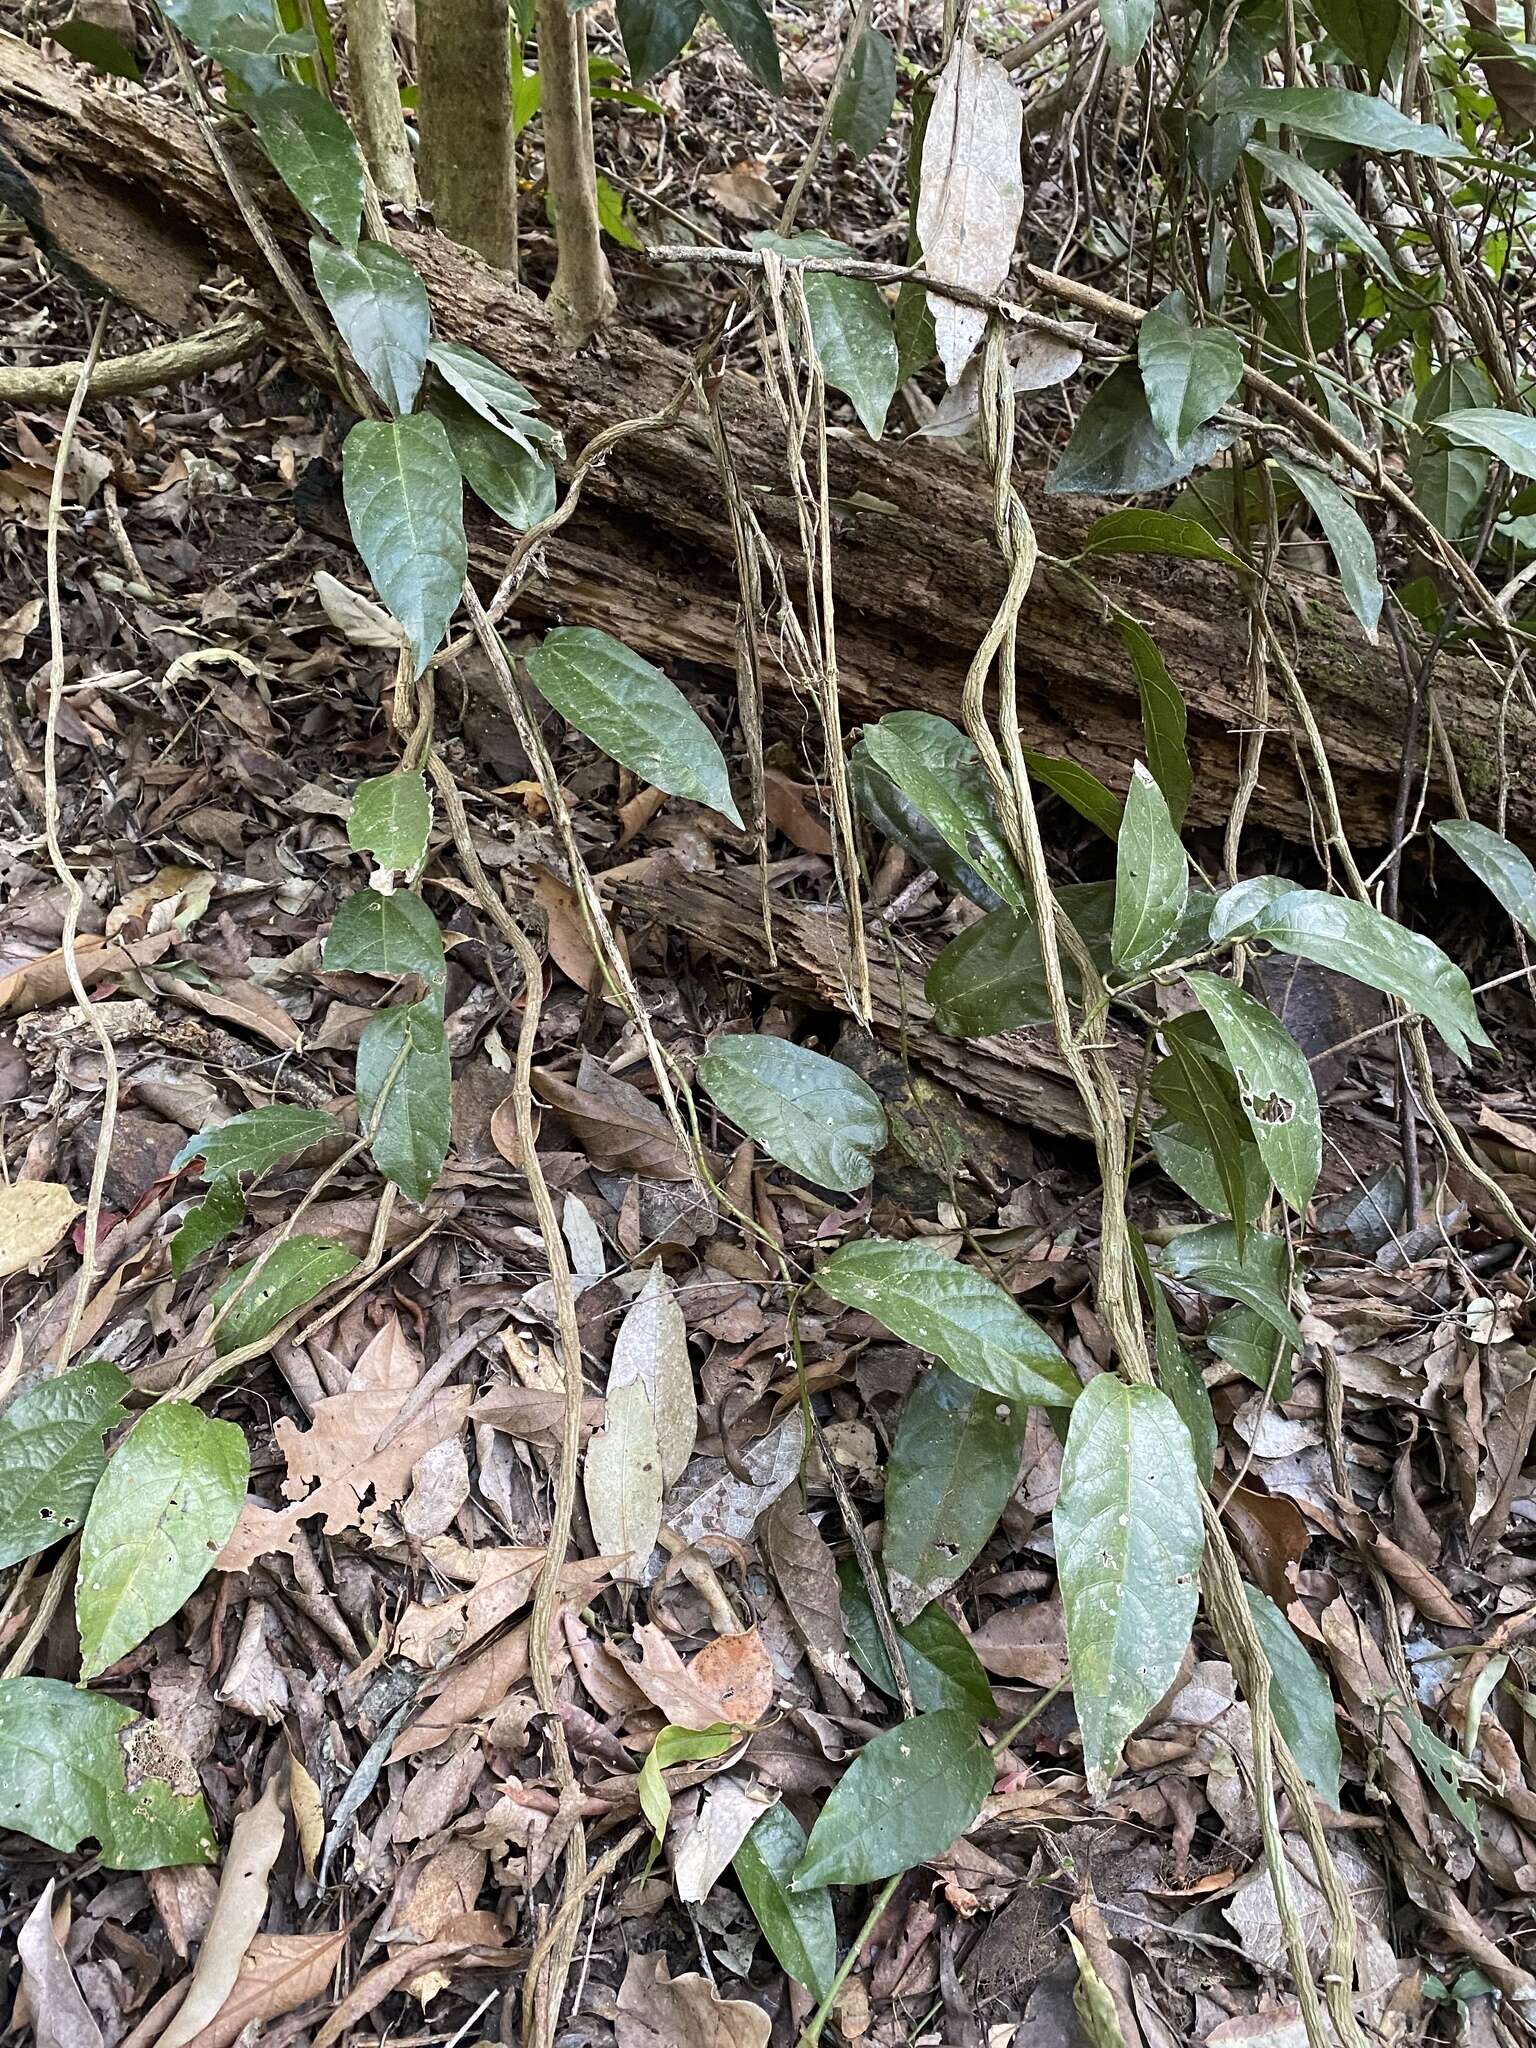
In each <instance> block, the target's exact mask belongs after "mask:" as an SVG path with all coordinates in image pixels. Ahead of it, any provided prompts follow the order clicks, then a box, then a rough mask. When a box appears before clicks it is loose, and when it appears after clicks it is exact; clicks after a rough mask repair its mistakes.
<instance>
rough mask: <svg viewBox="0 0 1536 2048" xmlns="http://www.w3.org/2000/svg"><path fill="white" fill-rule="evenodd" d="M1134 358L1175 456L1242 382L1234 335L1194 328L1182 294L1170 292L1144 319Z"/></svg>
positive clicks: (1155, 418)
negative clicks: (1139, 367)
mask: <svg viewBox="0 0 1536 2048" xmlns="http://www.w3.org/2000/svg"><path fill="white" fill-rule="evenodd" d="M1136 360H1137V362H1138V363H1139V364H1140V366H1141V384H1142V389H1143V391H1144V392H1145V393H1146V399H1147V407H1148V410H1149V411H1150V412H1151V414H1152V418H1153V421H1154V423H1155V424H1156V427H1157V430H1158V432H1159V433H1160V434H1161V435H1162V437H1163V439H1164V440H1165V441H1166V442H1167V443H1168V446H1169V448H1170V449H1171V450H1172V452H1173V453H1174V454H1175V455H1182V454H1183V452H1184V445H1185V443H1186V442H1187V441H1188V439H1189V437H1190V435H1191V434H1194V433H1196V432H1197V431H1198V430H1199V429H1200V428H1201V427H1203V426H1204V425H1205V423H1206V421H1207V420H1208V419H1211V418H1213V417H1214V416H1215V415H1216V414H1217V413H1218V412H1220V410H1221V408H1222V407H1223V406H1224V405H1225V404H1226V402H1227V400H1228V399H1229V398H1230V397H1231V396H1232V394H1233V392H1234V391H1235V390H1236V389H1237V387H1238V386H1239V385H1240V384H1241V383H1242V381H1243V349H1242V344H1241V342H1239V340H1238V338H1237V336H1236V335H1235V334H1229V333H1228V332H1227V330H1226V329H1225V328H1224V327H1196V326H1195V324H1194V322H1193V321H1192V320H1191V319H1190V317H1189V301H1188V300H1187V299H1186V298H1185V296H1184V294H1183V292H1181V291H1172V292H1169V294H1168V296H1167V297H1166V298H1165V299H1164V300H1163V302H1162V304H1161V305H1160V306H1155V307H1154V308H1153V309H1152V311H1151V312H1150V313H1148V315H1147V317H1146V319H1145V320H1143V321H1142V323H1141V326H1140V327H1139V328H1138V329H1137V333H1136Z"/></svg>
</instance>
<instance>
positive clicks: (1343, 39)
mask: <svg viewBox="0 0 1536 2048" xmlns="http://www.w3.org/2000/svg"><path fill="white" fill-rule="evenodd" d="M1315 11H1316V14H1317V18H1318V20H1319V21H1320V22H1321V23H1322V24H1323V27H1324V28H1325V29H1327V31H1328V33H1329V35H1330V36H1332V38H1333V40H1334V41H1335V42H1336V43H1337V44H1338V46H1339V48H1340V49H1341V50H1342V51H1343V53H1344V55H1345V56H1346V57H1347V58H1348V59H1349V61H1350V63H1351V64H1358V65H1359V67H1360V69H1361V70H1362V71H1363V72H1364V73H1365V75H1366V77H1367V78H1369V80H1370V82H1371V90H1372V91H1373V92H1375V91H1377V90H1378V89H1379V88H1380V86H1381V82H1382V80H1383V79H1384V78H1385V77H1386V75H1387V66H1388V65H1389V64H1390V63H1391V62H1392V51H1393V49H1394V47H1395V46H1396V43H1397V38H1398V33H1399V30H1400V29H1401V27H1402V21H1403V9H1402V0H1315Z"/></svg>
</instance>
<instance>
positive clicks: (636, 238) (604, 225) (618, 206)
mask: <svg viewBox="0 0 1536 2048" xmlns="http://www.w3.org/2000/svg"><path fill="white" fill-rule="evenodd" d="M627 97H632V98H634V99H636V100H638V101H639V104H640V105H642V106H645V105H646V104H647V102H645V101H644V100H640V99H639V95H638V94H634V95H626V94H624V93H613V94H608V93H594V94H593V98H594V99H608V98H613V99H624V98H627ZM656 111H657V112H658V113H659V112H660V111H661V110H660V108H657V109H656ZM597 224H598V226H599V227H600V228H601V229H602V231H603V233H604V234H605V235H611V236H612V238H613V240H614V241H616V242H617V243H618V245H619V247H620V248H621V249H644V247H645V243H644V241H643V240H642V239H641V236H640V233H639V230H638V227H637V225H636V222H635V217H634V215H633V214H632V213H631V212H630V210H629V207H628V205H627V204H626V203H625V199H624V194H623V193H622V192H621V191H620V190H619V188H618V187H617V185H611V184H610V183H609V182H608V180H607V179H606V178H605V177H604V176H603V175H602V173H601V172H599V173H598V178H597Z"/></svg>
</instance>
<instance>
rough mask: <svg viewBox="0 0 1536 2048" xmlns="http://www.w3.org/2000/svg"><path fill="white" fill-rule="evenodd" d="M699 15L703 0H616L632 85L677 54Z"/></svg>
mask: <svg viewBox="0 0 1536 2048" xmlns="http://www.w3.org/2000/svg"><path fill="white" fill-rule="evenodd" d="M703 12H704V7H703V0H618V14H619V33H620V35H622V37H623V38H624V54H625V56H626V57H627V58H628V59H629V72H630V76H631V77H632V78H633V79H634V81H635V83H636V85H644V84H646V83H647V81H648V80H650V79H652V78H655V77H656V76H657V74H658V73H659V72H662V71H665V70H666V68H667V66H668V65H669V64H670V63H671V62H672V60H673V58H674V57H677V56H679V55H680V54H681V52H682V50H683V48H684V46H685V44H686V43H687V41H688V38H689V37H690V36H691V35H692V34H693V32H694V30H695V29H696V28H697V27H698V25H699V16H700V15H701V14H702V13H703Z"/></svg>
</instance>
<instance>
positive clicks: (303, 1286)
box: [213, 1236, 357, 1358]
mask: <svg viewBox="0 0 1536 2048" xmlns="http://www.w3.org/2000/svg"><path fill="white" fill-rule="evenodd" d="M258 1264H260V1266H261V1271H260V1273H259V1274H257V1277H256V1279H255V1280H254V1281H253V1282H252V1283H251V1285H250V1286H249V1287H247V1288H246V1290H245V1292H244V1293H243V1294H242V1295H241V1296H240V1299H239V1300H238V1301H237V1302H236V1303H235V1305H234V1307H233V1308H232V1309H231V1310H230V1312H229V1314H228V1315H227V1316H226V1317H225V1318H224V1320H223V1322H222V1323H220V1325H219V1331H218V1335H217V1336H216V1337H215V1338H214V1340H213V1348H214V1350H215V1351H216V1352H217V1353H218V1355H219V1356H220V1357H221V1358H224V1357H227V1356H228V1354H229V1353H230V1352H231V1351H238V1350H240V1349H242V1348H243V1346H245V1345H247V1344H259V1343H260V1342H261V1340H262V1339H263V1338H264V1337H270V1336H271V1334H272V1332H273V1331H274V1330H275V1329H276V1328H277V1326H278V1324H279V1323H281V1322H282V1321H283V1319H284V1317H285V1316H290V1315H292V1313H293V1311H294V1310H295V1309H296V1308H302V1307H303V1306H304V1304H305V1302H307V1301H313V1300H314V1298H315V1296H316V1295H317V1294H319V1293H320V1292H321V1291H322V1290H323V1289H324V1288H327V1287H330V1286H332V1285H333V1284H334V1283H335V1282H336V1281H338V1280H345V1278H346V1277H347V1275H348V1274H349V1273H350V1272H352V1271H353V1270H354V1268H355V1267H356V1265H357V1261H356V1259H354V1258H353V1256H352V1254H351V1253H350V1252H349V1251H348V1250H347V1248H346V1246H345V1245H343V1244H337V1242H336V1241H335V1239H334V1238H329V1237H304V1236H299V1237H290V1238H288V1239H287V1240H286V1241H285V1242H284V1243H282V1244H280V1245H277V1246H276V1247H275V1248H274V1249H273V1251H272V1252H271V1253H270V1254H269V1255H268V1257H267V1258H266V1259H265V1260H260V1261H259V1260H256V1259H247V1260H246V1262H245V1264H244V1265H243V1266H237V1267H236V1268H235V1270H234V1272H233V1273H231V1274H230V1276H229V1278H228V1279H227V1280H226V1281H225V1282H224V1284H223V1286H222V1287H221V1288H220V1289H219V1291H218V1293H217V1294H215V1296H214V1297H213V1305H214V1307H215V1308H222V1307H223V1306H224V1303H225V1302H226V1301H228V1300H229V1298H230V1296H231V1295H232V1294H233V1293H234V1292H235V1290H236V1288H238V1287H239V1286H240V1285H241V1283H242V1281H243V1280H244V1279H245V1276H246V1274H247V1273H250V1272H253V1271H254V1270H255V1268H256V1266H257V1265H258Z"/></svg>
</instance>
